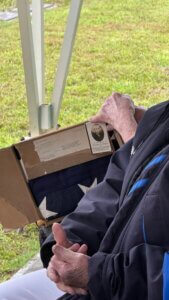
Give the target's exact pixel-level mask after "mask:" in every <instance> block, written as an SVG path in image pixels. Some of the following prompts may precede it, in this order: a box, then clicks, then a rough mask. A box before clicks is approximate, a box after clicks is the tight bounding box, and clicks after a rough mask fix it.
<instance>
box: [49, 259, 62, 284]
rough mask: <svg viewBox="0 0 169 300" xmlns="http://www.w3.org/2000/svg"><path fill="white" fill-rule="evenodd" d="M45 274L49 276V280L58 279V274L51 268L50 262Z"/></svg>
mask: <svg viewBox="0 0 169 300" xmlns="http://www.w3.org/2000/svg"><path fill="white" fill-rule="evenodd" d="M47 276H48V277H49V278H50V280H52V281H54V282H55V283H57V282H58V281H59V275H58V274H57V272H56V271H55V269H54V268H53V266H52V263H51V262H50V263H49V266H48V268H47Z"/></svg>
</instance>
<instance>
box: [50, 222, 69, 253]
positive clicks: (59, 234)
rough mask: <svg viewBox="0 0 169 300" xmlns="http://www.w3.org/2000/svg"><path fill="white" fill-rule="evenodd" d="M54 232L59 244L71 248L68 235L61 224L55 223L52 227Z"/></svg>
mask: <svg viewBox="0 0 169 300" xmlns="http://www.w3.org/2000/svg"><path fill="white" fill-rule="evenodd" d="M52 232H53V236H54V239H55V241H56V243H57V244H59V245H62V246H64V247H69V241H68V239H67V236H66V233H65V231H64V229H63V228H62V226H61V225H60V224H58V223H54V224H53V226H52Z"/></svg>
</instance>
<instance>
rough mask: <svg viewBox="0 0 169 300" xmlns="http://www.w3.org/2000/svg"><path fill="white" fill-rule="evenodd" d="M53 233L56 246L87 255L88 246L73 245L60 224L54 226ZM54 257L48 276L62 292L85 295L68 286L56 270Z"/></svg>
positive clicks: (83, 292) (48, 269) (80, 290)
mask: <svg viewBox="0 0 169 300" xmlns="http://www.w3.org/2000/svg"><path fill="white" fill-rule="evenodd" d="M52 232H53V236H54V239H55V241H56V245H61V246H63V247H65V248H69V249H70V250H72V251H74V252H79V253H84V254H86V253H87V246H86V245H82V246H80V245H79V244H78V243H75V244H72V243H71V242H70V241H69V240H68V239H67V236H66V233H65V231H64V229H63V228H62V226H61V225H60V224H58V223H55V224H53V226H52ZM53 258H54V256H53V257H52V259H51V260H50V263H49V266H48V268H47V276H48V277H49V278H50V279H51V280H52V281H54V282H55V283H57V286H58V288H60V289H61V290H62V291H64V292H67V293H69V294H75V293H77V294H78V293H80V294H85V293H86V292H85V291H84V290H82V289H75V288H72V287H69V286H66V285H65V284H64V283H63V282H62V280H61V278H60V276H59V274H58V272H57V269H56V265H55V264H54V263H53V261H54V259H53Z"/></svg>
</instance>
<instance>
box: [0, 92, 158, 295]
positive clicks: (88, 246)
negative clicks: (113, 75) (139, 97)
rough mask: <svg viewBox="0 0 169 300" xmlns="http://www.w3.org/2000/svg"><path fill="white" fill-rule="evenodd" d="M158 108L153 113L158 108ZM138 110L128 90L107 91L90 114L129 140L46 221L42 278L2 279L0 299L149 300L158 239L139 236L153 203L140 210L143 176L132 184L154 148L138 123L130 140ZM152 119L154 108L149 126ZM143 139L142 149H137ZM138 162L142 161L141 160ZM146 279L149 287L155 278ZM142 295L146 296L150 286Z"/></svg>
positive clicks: (146, 233)
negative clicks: (71, 205) (58, 219)
mask: <svg viewBox="0 0 169 300" xmlns="http://www.w3.org/2000/svg"><path fill="white" fill-rule="evenodd" d="M157 110H158V109H157ZM159 110H160V112H161V108H160V109H159ZM155 112H156V109H155ZM160 112H159V114H160ZM143 114H144V110H143V109H140V108H136V107H135V106H134V103H133V101H132V100H131V98H130V97H129V96H127V95H122V94H119V93H113V94H112V96H111V97H110V98H108V99H107V100H106V101H105V103H104V104H103V106H102V108H101V109H100V111H99V113H98V114H97V115H96V116H94V117H93V118H92V119H91V121H93V122H105V123H107V124H108V129H112V128H113V129H115V130H117V131H118V132H120V134H121V136H122V138H123V140H124V142H127V141H128V140H130V141H129V142H128V143H127V144H126V145H125V146H124V147H123V148H122V149H121V150H119V151H117V153H116V154H115V155H114V156H113V158H112V161H111V162H110V165H109V168H108V171H107V174H106V177H105V180H104V181H103V182H102V183H101V184H99V185H98V186H97V187H96V188H95V189H93V190H91V191H90V192H88V193H87V194H86V195H85V197H84V198H83V199H82V200H81V201H80V203H79V206H78V207H77V209H76V210H75V211H74V212H73V213H71V214H70V215H69V216H67V217H66V218H65V219H64V221H63V222H62V225H59V224H54V225H53V236H50V237H49V238H48V239H47V240H46V241H45V244H44V245H43V247H42V249H41V257H42V260H43V263H44V266H45V267H47V275H48V277H49V279H48V278H47V276H46V275H45V271H44V270H42V271H38V272H35V273H34V274H28V275H26V276H23V277H22V278H19V279H16V280H11V281H8V282H6V283H3V284H1V285H0V299H5V300H15V299H16V300H23V299H30V300H35V299H36V300H37V299H41V300H45V299H48V300H55V299H58V297H60V296H61V295H63V296H62V297H63V299H102V300H104V299H129V297H130V298H132V297H134V298H136V299H142V298H144V299H149V298H146V297H147V295H148V294H147V293H148V284H150V287H153V284H151V282H153V283H154V281H153V276H154V273H153V274H151V271H152V272H154V269H153V268H154V265H152V266H151V261H152V262H153V260H156V259H157V260H158V263H159V268H156V269H157V276H158V277H159V279H158V280H157V285H158V286H160V284H161V281H160V280H161V277H160V274H159V272H160V271H161V269H160V267H161V261H162V256H163V254H164V251H163V250H161V249H162V248H161V247H160V246H161V244H160V245H159V252H158V249H157V248H158V247H157V246H158V243H160V240H159V241H158V242H156V241H155V243H154V244H153V245H152V247H151V246H149V240H147V236H148V238H150V236H149V231H147V227H146V225H147V224H148V225H149V223H148V220H147V218H149V210H151V206H153V204H152V201H150V202H151V206H150V208H149V209H148V210H146V209H144V206H145V202H146V201H145V199H144V197H143V196H144V193H143V190H140V189H141V188H143V183H144V181H143V183H142V184H140V185H139V184H138V188H135V190H134V186H135V185H136V183H137V182H138V181H137V180H138V178H140V176H141V175H142V172H143V171H144V168H148V165H149V164H151V159H152V158H153V155H152V154H151V155H149V152H150V153H151V152H152V153H154V152H153V151H154V147H152V151H150V149H151V147H150V148H149V147H147V140H146V139H145V134H141V133H142V131H144V128H142V127H144V126H140V128H141V129H139V130H141V132H140V131H139V132H138V134H139V135H140V134H141V137H142V138H143V139H141V141H140V138H138V137H137V136H138V135H136V140H134V142H133V140H131V139H132V137H133V136H134V135H135V131H136V128H137V123H138V122H139V121H140V120H141V119H142V117H143ZM157 117H158V114H157V113H155V115H154V117H153V120H152V122H153V124H154V122H155V120H156V118H157ZM143 124H144V122H143ZM146 124H147V123H146ZM146 126H147V127H148V125H146ZM150 127H151V126H150V125H149V128H148V129H151V128H150ZM146 129H147V128H146ZM144 139H145V146H146V154H144V155H143V154H142V152H144V151H143V147H144V146H142V143H143V142H144ZM138 144H139V147H138ZM132 145H133V146H132ZM140 145H141V146H142V147H141V146H140ZM134 146H137V150H138V154H137V153H136V154H135V155H134V156H133V154H134ZM131 149H133V150H132V156H133V157H132V158H130V153H131ZM148 150H149V151H148ZM155 155H156V154H154V156H155ZM135 157H136V159H135ZM130 160H131V162H130ZM143 162H144V163H145V162H146V164H145V166H143ZM162 163H163V162H162ZM148 170H149V168H148ZM129 178H130V180H129ZM144 190H145V189H144ZM153 191H154V190H153ZM142 199H144V200H142ZM142 202H143V204H142ZM140 206H141V208H140V209H139V207H140ZM155 212H156V211H155ZM150 216H151V214H150ZM151 217H152V218H153V216H151ZM154 217H156V214H155V216H154ZM159 222H162V220H160V221H159ZM152 223H153V222H152ZM160 224H161V223H160ZM153 226H154V224H153ZM157 236H158V235H157ZM153 251H154V252H153ZM153 253H154V255H155V256H154V258H153V255H152V254H153ZM156 255H157V256H156ZM149 260H150V261H149ZM148 264H150V269H149V268H148V267H149V265H148ZM156 265H157V263H156ZM159 270H160V271H159ZM149 273H150V274H149ZM155 274H156V273H155ZM148 275H150V277H148ZM149 279H150V283H149V282H148V280H149ZM52 281H53V282H54V283H52ZM56 285H57V288H58V289H57V288H56ZM139 285H140V286H139ZM154 285H155V287H156V281H155V283H154ZM137 289H138V291H137ZM61 291H62V292H61ZM149 294H152V295H153V289H152V291H150V292H149ZM155 296H156V293H155V295H154V298H155ZM141 297H142V298H141ZM151 299H152V297H151ZM155 299H160V298H157V297H156V298H155ZM153 300H154V299H153Z"/></svg>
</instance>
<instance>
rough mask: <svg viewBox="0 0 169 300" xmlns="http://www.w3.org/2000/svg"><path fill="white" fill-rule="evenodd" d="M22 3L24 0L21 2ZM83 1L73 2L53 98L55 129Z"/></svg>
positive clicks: (76, 0)
mask: <svg viewBox="0 0 169 300" xmlns="http://www.w3.org/2000/svg"><path fill="white" fill-rule="evenodd" d="M21 1H22V0H21ZM82 4H83V0H72V2H71V7H70V12H69V16H68V21H67V28H66V32H65V36H64V42H63V46H62V50H61V56H60V60H59V64H58V69H57V73H56V78H55V85H54V92H53V97H52V107H53V120H52V123H53V127H56V126H57V123H58V117H59V112H60V107H61V101H62V97H63V92H64V88H65V84H66V79H67V74H68V69H69V64H70V60H71V55H72V51H73V46H74V41H75V36H76V31H77V27H78V21H79V18H80V12H81V8H82Z"/></svg>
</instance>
